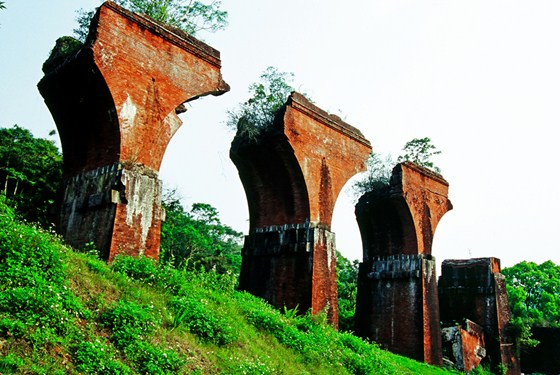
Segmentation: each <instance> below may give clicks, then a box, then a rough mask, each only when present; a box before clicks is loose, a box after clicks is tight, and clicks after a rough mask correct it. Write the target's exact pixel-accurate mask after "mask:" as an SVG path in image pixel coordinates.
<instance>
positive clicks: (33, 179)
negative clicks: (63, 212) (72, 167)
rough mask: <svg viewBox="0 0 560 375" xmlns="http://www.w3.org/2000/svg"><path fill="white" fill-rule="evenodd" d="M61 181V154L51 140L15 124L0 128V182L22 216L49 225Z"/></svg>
mask: <svg viewBox="0 0 560 375" xmlns="http://www.w3.org/2000/svg"><path fill="white" fill-rule="evenodd" d="M61 181H62V155H61V154H60V152H59V150H58V148H57V147H56V146H55V144H54V143H53V142H52V141H50V140H47V139H42V138H35V137H33V134H31V132H30V131H29V130H27V129H24V128H21V127H19V126H17V125H14V127H13V128H0V186H1V189H2V193H3V194H4V195H6V197H7V201H8V203H9V204H11V205H13V206H14V207H15V208H16V212H17V213H18V214H19V215H20V216H21V217H22V218H24V219H26V220H28V221H32V222H38V223H40V224H41V225H42V226H43V227H47V226H49V224H50V220H49V215H48V211H49V208H50V207H51V206H52V205H53V203H54V200H55V196H56V192H57V190H58V188H59V186H60V184H61Z"/></svg>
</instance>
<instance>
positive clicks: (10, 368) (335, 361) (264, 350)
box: [0, 196, 448, 374]
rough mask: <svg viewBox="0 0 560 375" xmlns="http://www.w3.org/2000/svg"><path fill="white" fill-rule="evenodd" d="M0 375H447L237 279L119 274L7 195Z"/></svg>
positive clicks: (136, 270)
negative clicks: (38, 222) (33, 220)
mask: <svg viewBox="0 0 560 375" xmlns="http://www.w3.org/2000/svg"><path fill="white" fill-rule="evenodd" d="M0 373H1V374H11V373H13V374H16V373H17V374H78V373H80V374H446V373H448V372H446V371H444V370H442V369H439V368H434V367H430V366H427V365H424V364H421V363H418V362H415V361H412V360H409V359H407V358H403V357H399V356H396V355H393V354H390V353H388V352H385V351H382V350H380V349H379V348H378V347H377V346H375V345H372V344H368V343H365V342H364V341H362V340H360V339H358V338H357V337H355V336H353V335H350V334H347V333H337V332H335V331H334V330H332V329H331V328H330V327H329V326H328V325H327V324H326V323H325V318H324V316H323V315H318V316H310V315H303V316H296V315H295V312H294V311H285V312H284V313H283V314H282V313H280V312H279V311H277V310H275V309H273V308H272V307H270V306H269V305H267V304H266V303H264V302H263V301H262V300H260V299H258V298H255V297H253V296H251V295H249V294H247V293H243V292H239V291H236V290H235V279H234V277H232V276H228V275H225V276H220V275H217V274H215V273H212V272H209V273H204V272H196V273H189V272H184V271H178V270H176V269H172V268H166V267H160V266H158V265H157V264H155V263H153V262H151V261H150V260H148V259H132V258H118V259H117V260H116V261H115V262H114V263H113V264H112V265H111V266H110V267H109V266H108V265H107V264H105V263H104V262H101V261H99V260H97V259H96V257H95V256H94V255H88V254H82V253H76V252H74V251H73V250H72V249H70V248H68V247H66V246H64V245H62V243H61V241H60V240H59V239H58V238H57V237H56V236H54V235H53V234H51V233H46V232H44V231H41V230H39V229H37V228H34V227H33V226H29V225H26V224H22V223H20V222H18V221H17V220H16V219H15V218H14V213H13V212H12V211H11V209H9V208H8V207H6V205H5V204H4V202H3V200H2V197H1V196H0Z"/></svg>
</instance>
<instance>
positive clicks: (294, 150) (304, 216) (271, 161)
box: [230, 93, 371, 325]
mask: <svg viewBox="0 0 560 375" xmlns="http://www.w3.org/2000/svg"><path fill="white" fill-rule="evenodd" d="M370 152H371V146H370V144H369V142H368V141H367V140H366V139H365V138H364V137H363V135H362V134H361V133H360V132H359V131H358V130H357V129H355V128H353V127H352V126H350V125H348V124H346V123H344V122H343V121H342V120H340V118H338V117H336V116H333V115H329V114H327V113H326V112H325V111H323V110H321V109H320V108H318V107H316V106H315V105H313V104H311V103H310V102H309V101H308V100H307V99H305V98H304V97H303V96H302V95H300V94H298V93H292V95H290V97H289V98H288V101H287V103H286V106H285V108H284V109H283V110H282V111H281V113H280V114H279V116H277V118H276V121H275V123H274V125H273V127H272V128H271V129H268V130H267V131H265V132H264V133H262V134H261V135H260V137H259V139H258V140H257V141H251V140H247V139H245V138H243V137H239V136H237V137H236V138H235V139H234V141H233V142H232V147H231V150H230V156H231V159H232V160H233V162H234V163H235V165H236V167H237V169H238V171H239V176H240V178H241V181H242V183H243V186H244V188H245V193H246V195H247V201H248V205H249V215H250V231H249V235H248V237H247V240H246V242H245V247H244V256H243V264H242V270H241V280H240V286H241V288H242V289H244V290H247V291H249V292H251V293H253V294H255V295H259V296H264V298H266V299H267V300H268V301H269V302H271V303H272V304H273V305H275V306H278V307H283V304H286V306H288V307H294V306H296V305H299V309H300V311H305V309H307V308H311V309H312V312H313V313H317V312H319V311H321V310H322V309H327V313H328V316H329V319H330V321H331V322H332V323H333V324H334V325H336V321H337V310H338V307H337V306H338V304H337V290H336V257H335V239H334V234H333V233H332V232H331V231H330V225H331V219H332V212H333V209H334V204H335V202H336V199H337V197H338V194H339V193H340V191H341V189H342V187H343V186H344V184H345V183H346V182H347V181H348V180H349V179H350V178H351V177H352V176H353V175H355V174H356V173H358V172H360V171H363V170H364V169H365V160H366V159H367V157H368V155H369V153H370ZM292 228H313V239H312V240H309V238H308V237H301V236H300V237H298V238H295V237H293V238H295V239H294V241H295V242H293V243H290V244H289V245H287V244H285V245H282V246H280V245H278V243H283V241H284V240H285V239H286V238H292V237H291V236H292V235H294V233H299V232H298V230H296V229H292ZM271 233H274V235H272V234H271ZM272 236H273V237H274V239H272ZM306 238H307V239H306ZM294 249H297V250H294ZM271 252H272V253H271ZM264 254H267V255H264Z"/></svg>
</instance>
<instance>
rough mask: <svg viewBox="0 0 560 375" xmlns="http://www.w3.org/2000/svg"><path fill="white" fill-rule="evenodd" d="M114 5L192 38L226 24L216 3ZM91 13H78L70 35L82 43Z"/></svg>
mask: <svg viewBox="0 0 560 375" xmlns="http://www.w3.org/2000/svg"><path fill="white" fill-rule="evenodd" d="M115 3H117V4H119V5H120V6H122V7H124V8H126V9H128V10H130V11H132V12H135V13H139V14H144V15H146V16H149V17H151V18H153V19H154V20H156V21H158V22H162V23H164V24H167V25H169V26H173V27H176V28H178V29H180V30H182V31H184V32H186V33H189V34H191V35H193V36H194V35H198V33H200V32H201V31H207V32H216V31H219V30H223V29H225V28H226V26H227V24H228V22H227V17H228V13H227V11H224V10H221V9H220V7H221V5H222V3H221V1H216V0H214V1H211V2H210V3H209V4H206V3H204V2H201V1H193V0H115ZM94 13H95V12H94V11H86V10H84V9H80V10H79V11H78V16H77V17H76V21H77V22H78V28H77V29H75V30H74V35H75V36H76V37H77V38H78V39H79V40H81V41H82V42H83V41H85V40H86V37H87V34H88V31H89V30H88V29H89V24H90V22H91V19H92V18H93V15H94Z"/></svg>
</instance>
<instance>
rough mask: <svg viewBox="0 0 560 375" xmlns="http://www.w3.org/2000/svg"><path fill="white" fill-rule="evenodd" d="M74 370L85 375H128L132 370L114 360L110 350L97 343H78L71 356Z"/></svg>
mask: <svg viewBox="0 0 560 375" xmlns="http://www.w3.org/2000/svg"><path fill="white" fill-rule="evenodd" d="M73 359H74V362H75V363H76V370H78V371H79V372H83V373H86V374H99V375H105V374H106V375H128V374H132V370H131V369H130V368H129V367H128V366H127V365H125V364H123V363H121V362H119V361H117V360H116V359H115V356H114V353H112V352H111V348H110V347H109V346H108V345H106V344H103V343H102V342H99V341H94V342H88V341H86V342H81V343H79V344H78V345H77V346H76V348H75V350H74V355H73Z"/></svg>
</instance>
